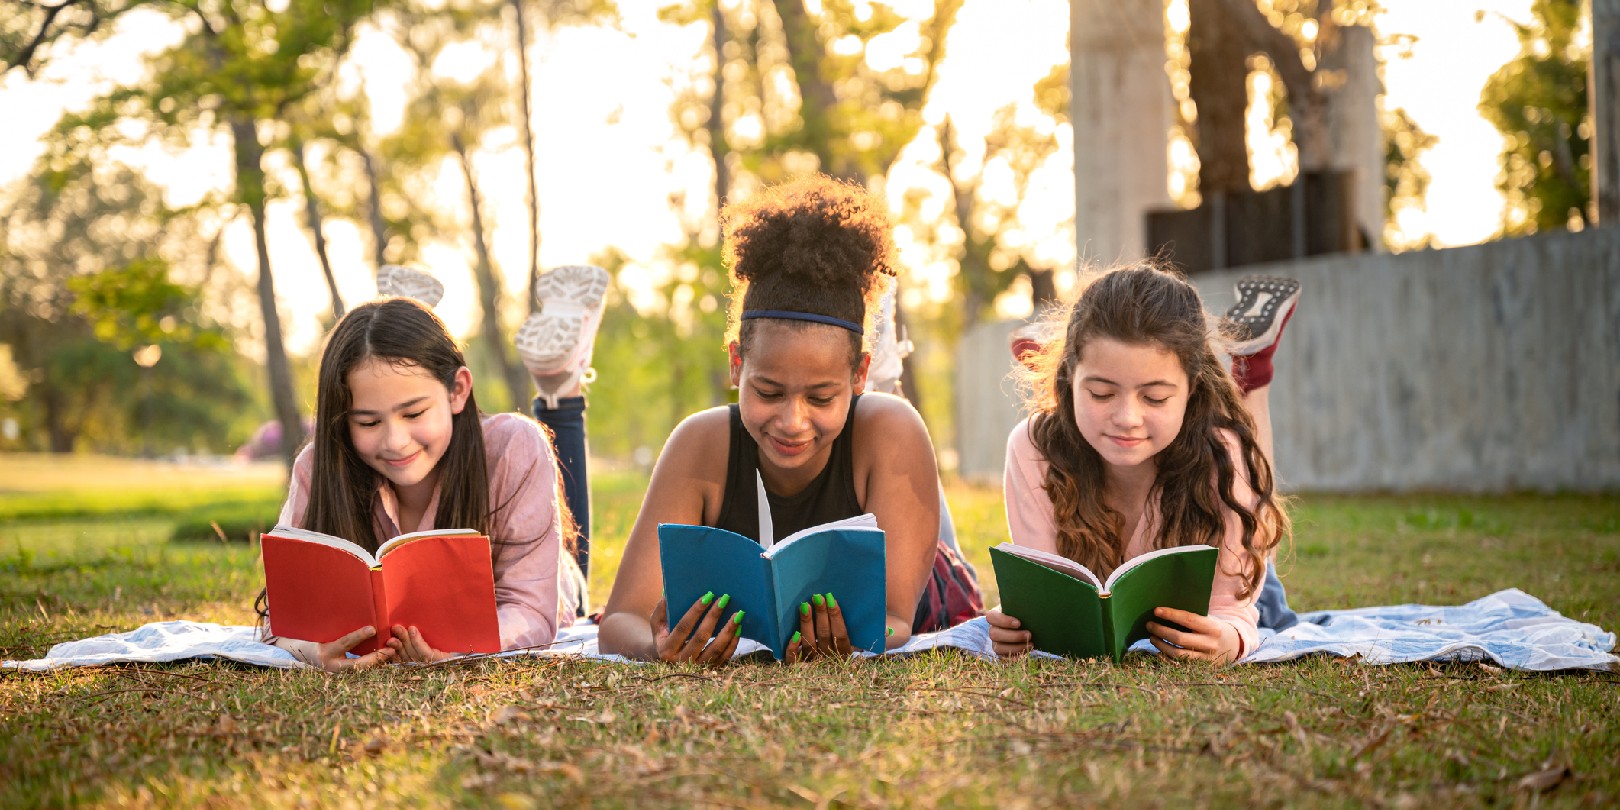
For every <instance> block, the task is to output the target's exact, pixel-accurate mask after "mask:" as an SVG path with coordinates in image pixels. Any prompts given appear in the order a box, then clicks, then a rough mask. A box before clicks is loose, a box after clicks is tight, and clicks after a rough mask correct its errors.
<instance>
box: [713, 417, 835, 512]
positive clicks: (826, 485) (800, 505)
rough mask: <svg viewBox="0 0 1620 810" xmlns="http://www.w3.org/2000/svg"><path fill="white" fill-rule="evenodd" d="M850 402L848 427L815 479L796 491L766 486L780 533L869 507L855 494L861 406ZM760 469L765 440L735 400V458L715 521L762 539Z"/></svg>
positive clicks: (728, 469)
mask: <svg viewBox="0 0 1620 810" xmlns="http://www.w3.org/2000/svg"><path fill="white" fill-rule="evenodd" d="M860 400H861V397H860V395H859V394H857V395H855V397H854V398H852V399H851V400H850V402H849V416H848V417H846V418H845V420H844V430H843V432H841V433H839V434H838V438H837V439H834V440H833V446H832V453H831V454H830V455H829V456H828V457H827V466H826V467H825V468H823V469H822V470H821V474H820V475H818V476H816V478H815V480H814V481H811V482H810V485H809V486H807V487H805V488H804V490H803V491H801V492H800V493H799V494H797V495H794V496H792V497H783V496H779V495H776V494H774V493H771V492H766V493H765V495H766V497H767V498H768V499H769V500H770V502H771V524H772V526H773V527H774V529H775V532H774V534H775V535H776V539H778V540H780V539H782V538H784V537H787V536H788V535H790V534H792V533H794V532H796V531H798V530H800V529H806V528H809V527H811V526H816V525H819V524H822V523H826V522H828V521H832V520H841V519H843V518H848V517H855V516H856V515H859V514H861V512H863V511H864V510H863V509H861V503H860V500H859V499H857V498H856V497H855V451H854V446H855V406H856V405H858V404H860ZM758 469H759V445H758V444H756V443H755V442H754V437H753V436H750V435H748V431H747V430H746V429H744V428H743V423H742V413H741V412H740V411H739V410H738V409H737V406H736V405H735V404H733V405H732V406H731V458H730V460H729V461H728V462H727V463H726V489H725V497H724V499H723V500H722V501H721V502H720V519H719V520H717V521H715V526H716V527H718V528H721V529H726V530H728V531H733V532H736V533H738V534H740V535H742V536H744V537H748V538H752V539H753V540H755V541H756V542H757V541H758V540H759V497H758V495H757V493H758V489H757V485H756V484H755V483H754V481H755V479H754V476H755V474H756V471H757V470H758Z"/></svg>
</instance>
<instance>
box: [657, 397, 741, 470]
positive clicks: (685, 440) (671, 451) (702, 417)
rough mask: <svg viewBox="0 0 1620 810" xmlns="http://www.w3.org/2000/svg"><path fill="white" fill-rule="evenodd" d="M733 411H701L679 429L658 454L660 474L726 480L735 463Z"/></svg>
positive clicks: (723, 407)
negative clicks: (666, 473) (731, 452)
mask: <svg viewBox="0 0 1620 810" xmlns="http://www.w3.org/2000/svg"><path fill="white" fill-rule="evenodd" d="M730 447H731V409H730V408H727V407H726V406H724V405H722V406H719V407H716V408H708V409H706V410H702V411H698V412H697V413H694V414H692V415H690V416H688V417H686V418H685V419H682V420H681V422H680V424H678V425H676V426H675V429H674V430H673V431H670V434H669V438H668V439H666V440H665V441H664V449H663V450H662V451H660V452H659V454H658V466H657V468H656V469H655V470H654V473H655V474H657V473H658V472H659V471H664V470H678V471H680V472H679V474H681V475H684V476H693V477H699V478H714V477H716V476H717V475H718V476H720V477H724V476H725V472H726V466H727V465H728V464H730V463H731V456H730V453H729V449H730Z"/></svg>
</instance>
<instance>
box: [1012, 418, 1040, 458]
mask: <svg viewBox="0 0 1620 810" xmlns="http://www.w3.org/2000/svg"><path fill="white" fill-rule="evenodd" d="M1043 417H1044V415H1043V414H1035V415H1033V416H1026V417H1024V418H1023V419H1021V420H1019V421H1018V424H1016V425H1013V429H1012V430H1011V431H1009V432H1008V433H1007V466H1009V467H1011V466H1015V465H1016V466H1018V467H1022V468H1037V467H1044V466H1045V465H1046V454H1045V453H1043V452H1041V449H1040V448H1039V447H1037V446H1035V434H1034V430H1035V425H1036V424H1037V423H1038V422H1039V420H1040V419H1042V418H1043Z"/></svg>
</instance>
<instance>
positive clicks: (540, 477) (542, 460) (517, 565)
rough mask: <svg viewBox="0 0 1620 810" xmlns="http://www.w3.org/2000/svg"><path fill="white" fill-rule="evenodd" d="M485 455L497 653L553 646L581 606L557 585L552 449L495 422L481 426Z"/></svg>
mask: <svg viewBox="0 0 1620 810" xmlns="http://www.w3.org/2000/svg"><path fill="white" fill-rule="evenodd" d="M484 455H485V458H486V459H487V461H488V469H489V506H490V509H491V511H492V512H493V514H492V515H491V518H490V528H489V534H490V538H489V539H490V544H491V551H492V553H493V554H494V558H495V559H494V561H495V609H496V613H497V614H498V616H499V619H500V628H501V648H502V649H508V650H510V649H514V648H518V647H530V646H534V645H537V644H547V643H550V642H551V641H552V640H553V639H555V638H556V637H557V628H558V627H559V626H560V624H561V622H562V618H563V616H564V613H565V611H566V614H567V615H569V616H572V615H573V611H574V603H575V601H577V599H578V595H577V594H575V593H574V592H575V591H576V590H577V589H576V588H575V587H574V585H573V582H572V581H571V580H569V581H567V582H563V581H561V579H560V577H559V574H560V573H561V572H562V571H563V570H564V561H563V555H564V553H565V552H564V549H563V544H562V522H561V517H560V514H559V512H558V509H557V462H556V459H555V457H554V456H553V455H552V450H551V442H550V441H548V440H547V439H546V436H545V433H544V432H543V429H542V428H541V427H540V425H539V423H537V422H535V421H533V420H531V419H527V418H525V417H523V416H520V415H518V414H515V413H505V414H497V415H495V416H492V417H490V418H489V419H488V420H486V421H485V422H484ZM571 561H572V560H571V559H570V560H569V562H571ZM569 594H574V596H573V599H564V598H561V597H563V596H566V595H569ZM565 602H566V603H567V604H565Z"/></svg>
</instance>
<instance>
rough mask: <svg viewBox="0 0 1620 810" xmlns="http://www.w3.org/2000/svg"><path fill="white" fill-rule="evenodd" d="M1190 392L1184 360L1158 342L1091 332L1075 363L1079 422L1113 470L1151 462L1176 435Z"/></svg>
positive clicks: (1082, 434)
mask: <svg viewBox="0 0 1620 810" xmlns="http://www.w3.org/2000/svg"><path fill="white" fill-rule="evenodd" d="M1188 393H1189V386H1188V381H1187V372H1186V371H1185V370H1183V369H1182V367H1181V362H1180V361H1179V360H1177V359H1176V356H1175V354H1173V353H1171V352H1170V351H1169V350H1168V349H1165V348H1164V347H1162V346H1159V345H1157V344H1152V343H1125V342H1122V341H1119V340H1115V339H1113V338H1105V337H1099V338H1092V339H1090V340H1088V341H1086V343H1085V348H1084V349H1083V350H1082V352H1081V354H1080V357H1079V359H1078V360H1076V361H1075V364H1074V419H1075V423H1076V426H1077V427H1079V428H1080V435H1081V436H1083V437H1084V438H1085V440H1086V443H1087V444H1090V445H1091V446H1092V448H1093V449H1095V450H1096V451H1097V454H1098V455H1100V456H1102V458H1103V461H1104V462H1105V463H1107V464H1108V465H1109V467H1110V468H1113V471H1114V472H1121V471H1123V470H1126V469H1135V468H1139V467H1141V466H1142V465H1143V464H1151V463H1152V461H1153V457H1154V456H1156V455H1158V453H1159V451H1161V450H1163V449H1164V448H1166V447H1169V446H1170V443H1171V442H1173V441H1175V439H1176V436H1177V435H1178V434H1180V433H1181V422H1182V419H1183V418H1185V417H1186V415H1187V397H1188ZM1149 469H1151V468H1149Z"/></svg>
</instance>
